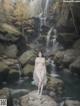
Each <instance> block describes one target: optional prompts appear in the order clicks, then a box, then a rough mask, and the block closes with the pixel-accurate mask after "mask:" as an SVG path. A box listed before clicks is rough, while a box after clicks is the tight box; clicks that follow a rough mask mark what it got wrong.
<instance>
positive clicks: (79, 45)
mask: <svg viewBox="0 0 80 106" xmlns="http://www.w3.org/2000/svg"><path fill="white" fill-rule="evenodd" d="M73 48H74V49H76V48H77V49H80V39H79V40H77V41H76V42H75V43H74V45H73Z"/></svg>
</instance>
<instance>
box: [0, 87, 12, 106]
mask: <svg viewBox="0 0 80 106" xmlns="http://www.w3.org/2000/svg"><path fill="white" fill-rule="evenodd" d="M0 99H7V106H12V97H11V92H10V90H9V89H8V88H3V89H0Z"/></svg>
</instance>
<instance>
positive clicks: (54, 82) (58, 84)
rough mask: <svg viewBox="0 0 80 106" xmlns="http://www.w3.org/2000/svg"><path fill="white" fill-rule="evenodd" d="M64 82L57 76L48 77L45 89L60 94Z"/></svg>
mask: <svg viewBox="0 0 80 106" xmlns="http://www.w3.org/2000/svg"><path fill="white" fill-rule="evenodd" d="M63 88H64V83H63V81H62V80H60V79H58V78H53V77H52V78H51V77H50V78H48V83H47V87H46V89H47V90H48V91H50V92H54V93H55V94H56V95H62V94H63V91H64V89H63Z"/></svg>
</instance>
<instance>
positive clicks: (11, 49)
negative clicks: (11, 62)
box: [5, 44, 18, 58]
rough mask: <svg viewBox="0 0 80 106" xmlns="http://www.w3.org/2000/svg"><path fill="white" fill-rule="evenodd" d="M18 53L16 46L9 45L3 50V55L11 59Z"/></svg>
mask: <svg viewBox="0 0 80 106" xmlns="http://www.w3.org/2000/svg"><path fill="white" fill-rule="evenodd" d="M17 53H18V49H17V47H16V45H14V44H13V45H10V46H8V47H7V48H6V50H5V55H6V56H8V57H11V58H16V56H17Z"/></svg>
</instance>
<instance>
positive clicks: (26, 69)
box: [23, 64, 34, 76]
mask: <svg viewBox="0 0 80 106" xmlns="http://www.w3.org/2000/svg"><path fill="white" fill-rule="evenodd" d="M33 71H34V66H33V65H30V64H27V65H26V66H24V68H23V74H24V75H25V76H26V75H28V74H32V73H33Z"/></svg>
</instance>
